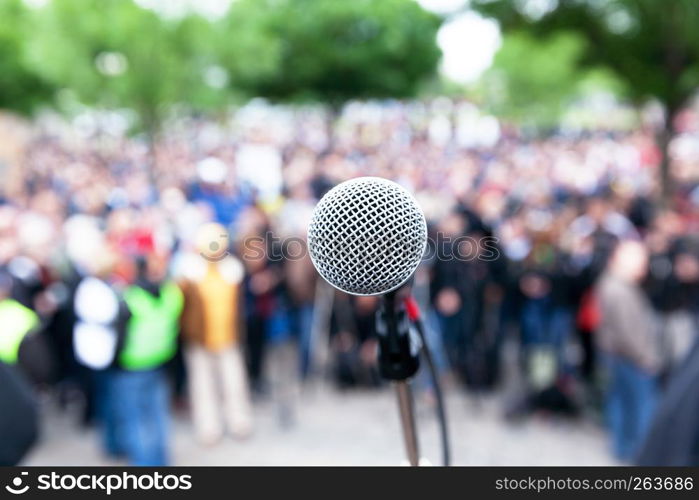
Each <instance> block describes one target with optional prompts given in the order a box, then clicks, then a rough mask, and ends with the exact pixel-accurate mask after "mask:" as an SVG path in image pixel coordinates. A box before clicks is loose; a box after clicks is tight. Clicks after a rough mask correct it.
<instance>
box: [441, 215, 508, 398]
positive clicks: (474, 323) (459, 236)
mask: <svg viewBox="0 0 699 500" xmlns="http://www.w3.org/2000/svg"><path fill="white" fill-rule="evenodd" d="M441 229H442V230H443V233H442V234H441V235H440V238H441V237H444V236H446V238H445V239H444V240H443V241H441V240H440V241H438V245H439V248H438V254H437V259H436V260H435V262H434V265H433V267H432V275H433V280H432V289H431V294H432V301H433V304H434V308H435V311H436V312H437V314H438V316H439V317H440V324H441V329H442V335H443V338H444V345H445V347H446V349H447V352H448V353H449V354H450V362H451V364H452V369H453V370H454V371H455V372H456V374H457V375H458V376H459V378H460V379H461V380H462V381H463V382H464V383H465V384H466V385H467V386H468V387H469V388H473V389H480V390H483V389H492V388H493V387H494V385H495V384H496V382H497V377H498V370H499V362H498V360H499V352H498V348H499V342H498V332H499V331H500V329H499V316H500V309H499V308H500V305H501V302H502V287H501V285H500V283H498V281H497V279H496V278H495V273H494V266H493V265H492V264H493V263H492V262H490V261H489V260H491V259H489V258H488V257H487V256H486V255H485V254H484V252H485V251H491V250H493V249H492V248H490V249H489V248H486V247H487V244H486V243H485V240H484V238H485V237H486V235H488V234H490V233H489V231H488V230H487V229H486V228H485V227H484V225H483V223H482V221H481V220H480V219H479V218H478V216H477V215H475V214H473V213H472V212H470V211H464V210H463V209H462V211H461V212H455V213H453V214H451V215H450V216H449V217H447V218H445V220H444V221H443V223H442V225H441ZM494 256H495V254H493V255H492V256H491V258H492V260H494Z"/></svg>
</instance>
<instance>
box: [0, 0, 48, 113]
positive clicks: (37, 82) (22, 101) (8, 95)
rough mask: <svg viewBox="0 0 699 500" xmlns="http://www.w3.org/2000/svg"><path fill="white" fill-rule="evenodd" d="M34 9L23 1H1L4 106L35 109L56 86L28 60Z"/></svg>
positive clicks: (0, 85) (1, 103)
mask: <svg viewBox="0 0 699 500" xmlns="http://www.w3.org/2000/svg"><path fill="white" fill-rule="evenodd" d="M29 17H30V12H29V11H28V10H27V8H26V7H25V6H24V4H23V3H22V1H21V0H0V108H5V109H13V110H15V111H19V112H21V113H28V112H30V111H32V110H33V109H34V108H35V107H36V106H37V105H38V104H40V103H42V102H44V101H45V100H46V99H49V98H50V96H51V93H52V88H51V86H50V85H49V84H48V82H46V81H45V80H43V79H42V78H41V77H40V76H39V74H38V73H37V72H36V71H35V70H34V69H33V67H32V65H31V64H29V63H28V62H27V60H26V59H25V53H24V50H23V46H24V43H25V40H27V39H28V38H29V37H30V34H31V26H30V24H29Z"/></svg>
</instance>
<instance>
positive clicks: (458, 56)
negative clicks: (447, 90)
mask: <svg viewBox="0 0 699 500" xmlns="http://www.w3.org/2000/svg"><path fill="white" fill-rule="evenodd" d="M24 1H25V3H27V4H28V5H32V6H39V5H42V4H44V3H46V2H47V1H48V0H24ZM231 1H232V0H136V3H138V4H139V5H141V6H144V7H148V8H152V9H154V10H157V11H158V12H159V13H161V14H162V15H164V16H168V17H170V16H172V17H177V16H181V15H182V14H184V13H186V12H187V11H189V10H194V11H196V12H198V13H200V14H202V15H205V16H207V17H210V18H216V17H219V16H221V15H223V14H224V13H225V12H226V9H227V8H228V5H229V4H230V3H231ZM233 1H234V0H233ZM378 1H380V0H378ZM418 3H420V5H422V6H423V7H424V8H425V9H427V10H431V11H433V12H435V13H437V14H440V15H443V16H446V18H447V20H446V21H445V23H444V24H443V26H442V28H441V29H440V31H439V33H438V35H437V42H438V43H439V46H440V48H441V49H442V52H443V59H442V63H441V66H440V70H441V72H442V74H443V75H444V76H446V77H447V78H449V79H450V80H453V81H456V82H459V83H470V82H473V81H475V80H476V79H477V78H478V77H479V76H480V75H481V73H482V72H483V71H484V70H486V69H487V68H488V67H489V66H490V64H491V62H492V60H493V55H494V54H495V52H496V51H497V49H498V47H499V46H500V30H499V28H498V26H497V24H496V23H495V22H493V21H490V20H486V19H483V18H482V17H481V16H479V15H478V14H476V13H474V12H470V11H468V10H467V9H465V8H464V7H465V6H466V5H467V4H468V0H418Z"/></svg>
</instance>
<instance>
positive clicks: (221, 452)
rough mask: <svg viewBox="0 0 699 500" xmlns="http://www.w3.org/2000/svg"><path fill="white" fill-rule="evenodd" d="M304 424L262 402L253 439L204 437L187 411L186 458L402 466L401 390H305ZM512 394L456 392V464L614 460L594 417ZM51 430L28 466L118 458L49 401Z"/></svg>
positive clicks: (430, 428) (430, 436) (422, 410)
mask: <svg viewBox="0 0 699 500" xmlns="http://www.w3.org/2000/svg"><path fill="white" fill-rule="evenodd" d="M296 406H297V407H296V423H295V425H293V426H292V427H290V428H284V427H283V426H281V425H280V422H279V418H278V411H277V407H276V406H275V405H273V404H272V403H269V402H267V403H260V404H257V405H256V432H255V434H254V435H253V436H252V437H251V438H250V439H248V440H246V441H243V442H238V441H233V440H231V439H227V440H224V441H222V442H221V443H220V444H218V445H215V446H213V447H202V446H200V445H198V444H197V443H196V442H195V440H194V438H193V435H192V432H191V425H190V423H189V421H188V419H187V417H186V415H180V416H178V417H176V420H175V423H174V442H173V448H172V449H173V461H174V464H176V465H395V464H399V463H401V461H402V460H403V447H402V440H401V434H400V428H399V420H398V414H397V408H396V403H395V399H394V394H393V393H392V392H391V391H390V390H388V389H387V390H382V391H378V392H364V391H359V392H345V393H340V392H337V391H334V390H332V389H329V388H327V387H326V388H323V387H317V388H315V389H312V390H307V391H306V392H305V393H303V394H302V395H301V396H299V398H298V400H297V405H296ZM417 406H418V425H419V427H420V439H421V445H422V454H423V456H426V457H427V458H428V459H429V460H430V461H432V462H439V456H440V455H439V448H438V434H437V426H436V421H435V419H434V417H433V414H432V411H431V410H430V409H429V408H427V406H426V405H425V404H421V403H420V402H419V403H418V405H417ZM502 408H503V404H502V397H500V396H489V397H487V398H479V399H477V400H476V399H474V398H469V397H467V396H465V395H463V394H462V393H457V392H455V391H451V392H450V394H449V398H448V410H449V416H450V424H451V437H452V447H453V455H454V462H455V463H456V464H462V465H608V464H613V460H612V458H611V457H610V456H609V453H608V451H607V447H606V441H605V438H604V435H603V433H602V431H601V430H600V429H599V428H598V427H597V426H595V425H593V424H591V423H587V422H580V421H577V422H571V421H565V420H560V419H555V418H550V417H542V416H535V417H533V418H530V419H528V420H526V421H525V422H522V423H518V424H511V423H507V422H505V421H504V420H503V419H502ZM44 414H45V421H44V436H43V439H42V441H41V443H40V444H39V445H38V446H37V447H36V448H35V450H34V451H33V452H32V453H31V454H30V456H29V457H27V460H26V461H25V463H26V464H27V465H116V464H117V463H115V462H110V461H109V460H107V459H106V458H105V457H104V456H103V455H102V454H101V452H100V449H99V446H98V437H97V434H96V432H95V431H94V430H88V431H85V430H83V429H80V428H79V427H78V426H77V425H76V424H75V421H76V419H75V418H74V415H71V414H70V412H68V413H66V412H59V411H58V410H57V409H56V408H55V407H54V405H53V404H52V403H50V402H46V403H45V411H44Z"/></svg>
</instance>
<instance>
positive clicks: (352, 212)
mask: <svg viewBox="0 0 699 500" xmlns="http://www.w3.org/2000/svg"><path fill="white" fill-rule="evenodd" d="M426 245H427V224H426V223H425V216H424V215H423V213H422V210H421V209H420V207H419V206H418V204H417V202H416V201H415V199H414V198H413V196H412V195H411V194H410V193H409V192H408V191H406V190H405V189H404V188H403V187H401V186H400V185H398V184H396V183H395V182H392V181H389V180H387V179H382V178H380V177H359V178H356V179H351V180H349V181H345V182H343V183H341V184H338V185H337V186H335V187H334V188H333V189H331V190H330V191H328V192H327V193H326V195H325V196H323V198H322V199H321V200H320V201H319V202H318V205H317V206H316V208H315V210H314V211H313V216H312V218H311V222H310V224H309V226H308V249H309V252H310V255H311V260H312V261H313V265H314V266H315V268H316V269H317V270H318V273H319V274H320V275H321V276H322V277H323V278H324V279H325V280H326V281H327V282H328V283H330V284H331V285H332V286H334V287H335V288H337V289H338V290H341V291H343V292H347V293H349V294H353V295H380V294H385V293H388V292H392V291H393V290H396V289H397V288H399V287H400V286H401V285H403V284H404V283H405V282H406V281H408V279H409V278H410V277H411V276H412V274H413V273H414V272H415V269H417V266H418V264H419V263H420V260H421V259H422V256H423V254H424V252H425V246H426Z"/></svg>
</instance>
